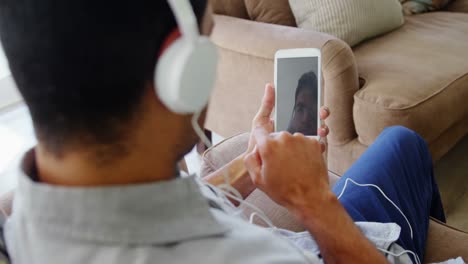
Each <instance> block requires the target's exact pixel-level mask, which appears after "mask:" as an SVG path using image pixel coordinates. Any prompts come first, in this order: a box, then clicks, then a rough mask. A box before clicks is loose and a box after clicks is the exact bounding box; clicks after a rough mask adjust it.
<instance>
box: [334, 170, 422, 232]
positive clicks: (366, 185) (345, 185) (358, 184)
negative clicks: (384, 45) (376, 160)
mask: <svg viewBox="0 0 468 264" xmlns="http://www.w3.org/2000/svg"><path fill="white" fill-rule="evenodd" d="M348 181H350V182H352V183H354V184H356V185H357V186H361V187H374V188H376V189H377V190H378V191H379V192H380V193H381V194H382V195H383V197H385V199H387V201H389V202H390V203H391V204H392V205H393V206H394V207H395V208H396V209H397V210H398V212H400V214H401V215H402V216H403V217H404V218H405V220H406V222H407V223H408V227H409V229H410V234H411V239H413V228H412V227H411V224H410V222H409V220H408V218H407V217H406V215H405V214H404V213H403V211H401V209H400V208H399V207H398V206H397V205H396V204H395V203H394V202H393V201H392V200H391V199H390V198H388V196H387V195H386V194H385V193H384V191H382V189H380V187H379V186H377V185H375V184H361V183H357V182H355V181H354V180H353V179H351V178H347V179H346V181H345V184H344V186H343V189H342V190H341V193H340V195H338V200H339V199H340V198H341V196H343V194H344V191H345V189H346V187H347V185H348Z"/></svg>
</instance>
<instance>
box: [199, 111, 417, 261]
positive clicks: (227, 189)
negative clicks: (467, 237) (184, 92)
mask: <svg viewBox="0 0 468 264" xmlns="http://www.w3.org/2000/svg"><path fill="white" fill-rule="evenodd" d="M200 114H201V112H197V113H195V114H194V115H193V117H192V127H193V129H194V131H195V133H196V134H197V135H198V137H199V138H200V139H201V140H202V142H203V143H204V144H205V145H206V146H207V147H208V148H211V147H212V144H211V141H210V140H209V139H208V137H207V136H206V135H205V133H204V131H203V129H202V128H201V127H200V125H199V124H198V119H199V118H200ZM223 176H224V181H225V183H224V184H220V185H219V186H218V187H216V186H214V185H212V184H210V183H208V182H205V184H206V185H207V186H210V187H211V189H212V190H214V191H215V192H216V194H217V195H216V196H217V197H220V198H222V199H224V200H225V204H227V205H228V206H230V207H232V208H233V209H234V210H235V211H236V208H235V206H234V205H232V203H231V202H230V201H229V199H227V197H229V198H231V199H232V200H235V201H237V202H239V203H240V205H246V206H247V207H250V208H251V209H252V210H253V211H254V212H253V213H252V214H250V217H249V222H250V223H251V224H253V221H254V218H255V216H257V217H258V218H260V219H261V220H262V221H263V222H264V223H265V224H267V225H268V227H270V228H271V229H272V230H273V232H275V231H276V230H277V227H276V226H275V225H274V224H273V222H272V221H271V220H270V219H269V218H268V217H267V216H266V214H265V213H264V212H263V211H262V210H261V209H260V208H258V207H257V206H255V205H253V204H251V203H249V202H246V201H245V200H244V199H243V198H242V195H241V194H240V193H239V191H238V190H237V189H235V188H234V187H232V186H231V184H230V182H229V171H228V170H224V171H223ZM348 181H351V182H352V183H354V184H356V185H357V186H361V187H374V188H376V189H377V190H379V192H380V193H381V194H382V195H383V196H384V197H385V199H387V200H388V201H389V202H390V203H391V204H392V205H393V206H394V207H395V208H396V209H397V210H398V211H399V212H400V213H401V215H402V216H403V217H404V218H405V220H406V222H407V223H408V226H409V228H410V232H411V238H413V228H412V227H411V224H410V222H409V220H408V218H406V215H405V214H404V213H403V212H402V211H401V209H400V208H399V207H398V206H397V205H396V204H395V203H394V202H393V201H392V200H390V198H388V196H387V195H386V194H385V193H384V191H382V189H380V187H379V186H377V185H375V184H360V183H357V182H356V181H354V180H352V179H350V178H347V179H346V181H345V184H344V186H343V189H342V190H341V193H340V195H338V199H340V198H341V196H343V194H344V191H345V189H346V187H347V185H348ZM223 189H224V190H223ZM218 192H219V193H221V194H222V195H219V193H218ZM240 205H239V206H240ZM280 237H281V236H280ZM288 242H290V241H288ZM292 245H295V244H292ZM296 247H297V246H296ZM297 249H298V250H300V248H298V247H297ZM377 249H378V250H380V251H382V252H384V253H387V254H389V255H392V256H394V257H400V256H402V255H403V254H408V255H409V254H412V255H413V256H414V257H415V259H416V264H421V261H420V260H419V257H418V255H416V254H415V253H414V252H413V251H411V250H403V251H402V252H400V253H392V252H390V251H388V250H385V249H381V248H377ZM300 252H301V253H303V252H302V250H300Z"/></svg>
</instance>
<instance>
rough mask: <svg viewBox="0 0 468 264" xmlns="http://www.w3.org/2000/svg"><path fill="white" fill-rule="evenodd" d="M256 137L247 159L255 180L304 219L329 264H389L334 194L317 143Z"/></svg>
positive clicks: (266, 135) (297, 137)
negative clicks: (254, 147)
mask: <svg viewBox="0 0 468 264" xmlns="http://www.w3.org/2000/svg"><path fill="white" fill-rule="evenodd" d="M254 136H255V140H256V143H257V148H256V149H255V150H253V151H252V152H251V153H250V154H248V155H246V157H245V160H244V162H245V165H246V167H247V169H248V171H249V174H250V176H251V178H252V181H253V182H254V184H255V185H256V186H257V187H258V188H260V189H261V190H262V191H264V192H265V193H266V194H267V195H268V196H269V197H270V198H271V199H272V200H274V201H275V202H277V203H278V204H280V205H283V206H284V207H286V208H287V209H288V210H290V211H291V212H292V213H294V214H295V215H296V216H298V217H299V219H301V220H302V222H303V224H304V226H305V227H306V228H307V230H308V231H309V232H310V233H311V235H312V236H313V237H314V238H315V240H316V241H317V243H318V245H319V247H320V250H321V253H322V256H323V257H324V259H325V262H326V263H387V261H386V259H385V257H384V256H383V255H382V254H380V253H379V252H378V251H377V249H376V248H375V247H374V246H373V245H372V244H371V243H370V242H369V241H368V240H367V239H366V238H365V237H364V235H363V234H362V233H361V232H360V231H359V229H358V228H357V226H356V225H355V224H354V222H353V221H352V219H351V218H350V217H349V215H348V214H347V212H346V211H345V210H344V208H343V207H342V206H341V204H340V203H339V201H338V199H337V198H336V196H335V195H334V194H333V193H332V192H331V191H330V189H329V184H328V177H327V176H328V173H327V168H326V165H325V163H324V161H323V158H322V151H321V146H320V143H319V142H318V141H317V140H315V139H310V138H306V137H304V136H303V135H302V134H294V135H291V134H289V133H282V134H280V135H271V134H269V133H268V131H266V130H265V129H263V128H262V127H258V128H257V129H255V130H254Z"/></svg>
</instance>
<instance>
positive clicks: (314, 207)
mask: <svg viewBox="0 0 468 264" xmlns="http://www.w3.org/2000/svg"><path fill="white" fill-rule="evenodd" d="M313 196H314V197H313V198H312V197H310V198H308V197H304V198H303V199H301V201H300V202H296V203H295V204H293V205H292V207H293V208H290V210H291V211H292V212H293V213H294V214H295V215H296V216H297V217H298V218H299V219H300V220H301V221H302V222H305V221H307V222H309V223H310V222H312V223H313V224H314V225H316V226H321V225H323V224H324V223H325V224H326V222H327V221H329V220H330V219H329V215H328V213H329V212H330V211H331V210H334V208H336V206H337V205H338V206H339V201H338V199H337V197H336V195H335V194H334V193H333V192H331V191H330V190H329V189H328V188H327V189H326V190H323V191H322V192H321V193H320V194H317V193H315V194H314V195H313Z"/></svg>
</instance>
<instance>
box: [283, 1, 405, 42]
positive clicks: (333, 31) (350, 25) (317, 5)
mask: <svg viewBox="0 0 468 264" xmlns="http://www.w3.org/2000/svg"><path fill="white" fill-rule="evenodd" d="M289 5H290V6H291V10H292V12H293V14H294V17H295V18H296V23H297V26H298V27H300V28H306V29H313V30H316V31H320V32H323V33H328V34H330V35H334V36H336V37H338V38H340V39H342V40H343V41H345V42H346V43H348V44H349V45H350V46H354V45H356V44H358V43H360V42H361V41H363V40H365V39H368V38H372V37H375V36H378V35H381V34H384V33H387V32H389V31H391V30H393V29H395V28H398V27H400V26H401V25H403V23H404V18H403V12H402V7H401V4H400V2H399V0H289Z"/></svg>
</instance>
